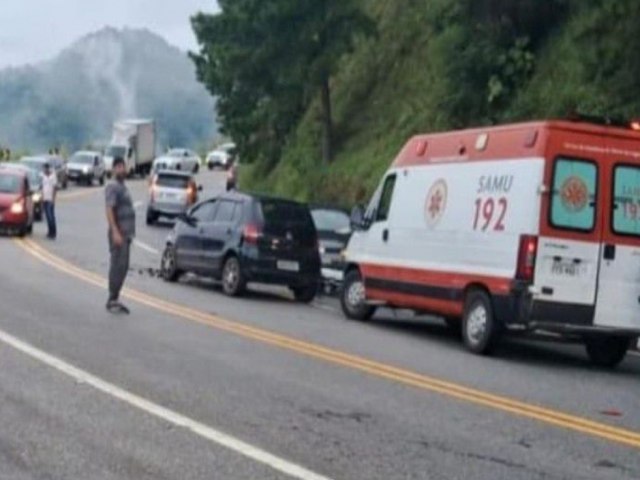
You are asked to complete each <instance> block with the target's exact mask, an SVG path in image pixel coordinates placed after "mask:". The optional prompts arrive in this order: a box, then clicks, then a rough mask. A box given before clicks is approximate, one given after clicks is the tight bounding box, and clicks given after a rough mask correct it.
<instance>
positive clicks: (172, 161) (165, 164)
mask: <svg viewBox="0 0 640 480" xmlns="http://www.w3.org/2000/svg"><path fill="white" fill-rule="evenodd" d="M179 166H180V159H179V158H175V157H167V156H164V155H163V156H161V157H158V158H156V159H155V160H154V161H153V165H152V166H151V173H158V172H160V171H162V170H180V168H178V167H179Z"/></svg>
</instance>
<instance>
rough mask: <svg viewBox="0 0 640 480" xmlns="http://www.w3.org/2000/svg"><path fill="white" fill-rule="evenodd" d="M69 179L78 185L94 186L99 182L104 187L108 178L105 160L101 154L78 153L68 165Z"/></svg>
mask: <svg viewBox="0 0 640 480" xmlns="http://www.w3.org/2000/svg"><path fill="white" fill-rule="evenodd" d="M67 172H68V175H69V179H70V180H73V181H75V182H78V183H85V184H87V185H89V186H91V185H93V182H94V180H97V181H98V182H99V183H100V185H104V180H105V177H106V172H105V167H104V159H103V158H102V154H101V153H100V152H91V151H81V152H76V153H74V154H73V156H72V157H71V158H70V159H69V162H68V163H67Z"/></svg>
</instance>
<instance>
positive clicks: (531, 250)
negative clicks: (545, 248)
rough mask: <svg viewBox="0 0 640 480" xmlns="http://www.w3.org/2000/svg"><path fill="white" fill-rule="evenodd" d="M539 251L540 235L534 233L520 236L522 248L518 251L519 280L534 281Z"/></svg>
mask: <svg viewBox="0 0 640 480" xmlns="http://www.w3.org/2000/svg"><path fill="white" fill-rule="evenodd" d="M537 253H538V237H536V236H534V235H522V236H521V237H520V249H519V251H518V268H517V270H516V279H517V280H524V281H528V282H532V281H533V275H534V273H535V270H536V256H537Z"/></svg>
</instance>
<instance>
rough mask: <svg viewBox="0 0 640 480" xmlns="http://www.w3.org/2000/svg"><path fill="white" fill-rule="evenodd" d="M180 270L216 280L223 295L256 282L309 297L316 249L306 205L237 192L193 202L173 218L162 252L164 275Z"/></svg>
mask: <svg viewBox="0 0 640 480" xmlns="http://www.w3.org/2000/svg"><path fill="white" fill-rule="evenodd" d="M186 272H192V273H196V274H199V275H203V276H207V277H213V278H215V279H218V280H221V281H222V289H223V291H224V293H225V294H227V295H229V296H236V295H240V294H241V293H242V292H243V291H244V290H245V288H246V286H247V284H248V283H250V282H257V283H267V284H275V285H284V286H287V287H289V288H290V289H291V291H292V292H293V294H294V296H295V298H296V300H297V301H299V302H311V301H312V300H313V299H314V297H315V295H316V292H317V288H318V283H319V280H320V255H319V253H318V236H317V233H316V228H315V226H314V224H313V219H312V218H311V214H310V212H309V209H308V207H306V206H305V205H302V204H299V203H295V202H292V201H288V200H282V199H277V198H268V197H261V196H254V195H247V194H243V193H238V192H230V193H225V194H223V195H221V196H220V197H217V198H214V199H210V200H206V201H204V202H202V203H200V204H198V205H196V206H195V207H194V208H192V209H191V210H190V211H189V212H188V214H186V215H185V216H183V217H179V218H178V221H177V222H176V225H175V228H174V230H173V232H172V233H171V234H170V235H169V238H168V239H167V243H166V248H165V251H164V253H163V255H162V262H161V273H162V276H163V278H164V279H165V280H167V281H176V280H177V279H178V278H179V277H180V275H182V274H183V273H186Z"/></svg>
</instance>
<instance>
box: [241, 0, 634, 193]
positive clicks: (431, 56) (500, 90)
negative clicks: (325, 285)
mask: <svg viewBox="0 0 640 480" xmlns="http://www.w3.org/2000/svg"><path fill="white" fill-rule="evenodd" d="M464 3H465V2H464V1H460V0H404V1H403V2H386V1H384V0H363V7H364V8H365V9H366V11H367V12H368V13H369V14H370V15H371V16H372V17H373V18H374V19H375V20H376V22H377V24H378V35H377V36H376V37H375V38H371V39H368V40H366V41H362V42H361V43H360V44H359V46H358V48H357V49H356V51H355V52H354V53H353V54H351V55H350V56H348V57H347V58H345V59H344V61H343V64H342V66H341V68H340V71H339V73H338V74H337V75H336V76H335V78H334V79H333V92H334V99H333V100H334V109H335V115H336V125H337V127H336V137H337V156H336V158H335V160H334V162H333V163H332V164H331V165H329V166H323V164H322V161H321V155H320V130H319V126H318V122H317V117H318V114H319V110H318V106H317V105H314V106H312V107H311V108H310V109H309V111H308V112H307V113H306V115H305V117H304V119H303V120H302V122H301V123H300V124H299V126H298V127H297V129H296V131H295V133H294V135H293V136H292V137H291V138H290V140H289V142H288V144H287V147H286V149H285V152H284V155H283V157H282V159H281V161H280V163H279V164H278V166H276V168H275V169H273V170H272V171H266V170H265V168H264V167H261V166H260V165H252V166H250V167H249V168H246V169H245V171H244V173H243V181H244V185H245V186H247V187H248V188H251V189H255V190H263V191H270V192H276V193H278V194H284V195H287V196H292V197H295V198H298V199H301V200H308V201H331V202H336V203H343V204H350V203H352V202H355V201H363V200H365V199H366V198H367V197H368V196H369V195H370V193H371V191H372V190H373V189H374V188H375V186H376V184H377V182H378V181H379V179H380V176H381V174H382V173H383V172H384V170H385V169H386V168H387V166H388V165H389V163H390V162H391V160H392V159H393V157H394V155H395V154H396V152H397V151H398V150H399V149H400V147H401V146H402V144H403V143H404V142H405V141H406V140H407V138H408V137H409V136H410V135H412V134H414V133H418V132H431V131H440V130H446V129H451V128H463V127H467V126H477V125H486V124H491V123H501V122H508V121H514V120H524V119H533V118H545V117H559V116H564V115H566V114H567V113H568V112H569V111H570V110H572V109H580V110H581V111H585V112H588V113H598V114H607V115H625V116H633V115H634V114H635V115H636V116H638V115H640V96H638V95H637V93H636V92H637V90H638V85H639V84H640V80H639V79H640V76H639V75H638V73H640V57H639V56H638V55H637V52H638V51H640V50H638V49H637V48H636V46H637V45H636V44H638V43H640V40H638V35H636V34H635V33H634V30H636V25H638V24H639V23H638V20H640V2H637V1H635V0H621V1H613V0H590V1H589V2H583V1H579V0H573V1H572V0H565V1H563V0H558V3H557V8H555V9H553V10H552V11H551V12H537V14H538V18H536V17H535V16H533V18H532V16H531V15H530V13H529V12H526V13H527V15H529V16H528V17H527V18H526V20H527V22H528V23H527V22H523V21H522V19H518V21H519V22H520V23H516V22H512V27H513V25H516V27H513V28H512V29H510V30H509V29H507V30H505V29H504V28H503V24H502V23H500V22H498V21H495V22H494V23H493V24H492V23H491V21H493V20H492V19H494V18H495V17H496V15H495V12H493V11H489V13H488V14H487V15H493V17H491V16H487V18H488V19H489V20H488V21H484V20H483V18H482V14H483V12H480V13H479V16H478V17H472V18H470V17H469V15H468V12H467V11H465V10H464V8H463V7H461V4H464ZM480 3H483V2H481V1H479V2H478V4H480ZM484 3H485V4H491V2H490V1H485V2H484ZM496 3H498V4H499V3H500V2H493V5H495V4H496ZM502 3H503V4H504V3H508V2H502ZM521 3H524V2H521ZM494 8H495V7H494ZM498 11H500V10H498ZM484 13H487V12H484ZM519 14H520V15H522V13H521V12H520V13H519ZM523 25H524V26H523ZM514 28H516V30H514ZM500 29H502V30H500ZM518 29H519V30H518ZM496 31H498V33H497V34H496V33H495V32H496ZM505 32H506V34H505Z"/></svg>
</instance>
